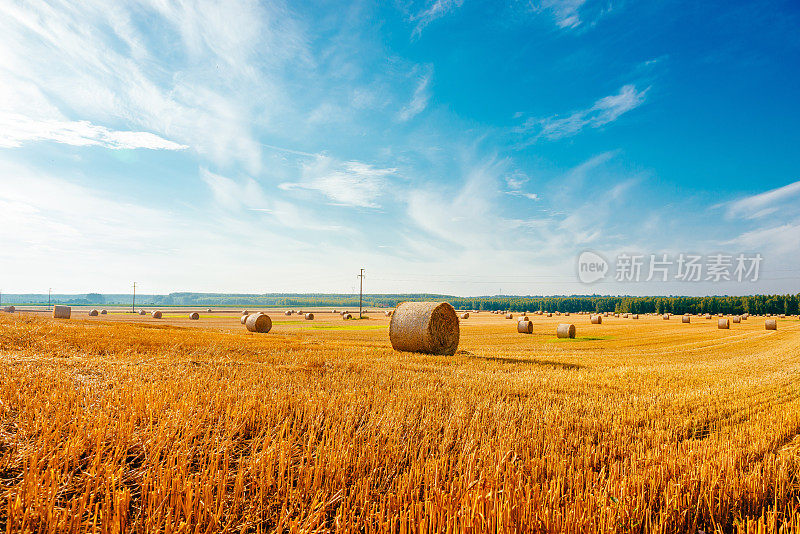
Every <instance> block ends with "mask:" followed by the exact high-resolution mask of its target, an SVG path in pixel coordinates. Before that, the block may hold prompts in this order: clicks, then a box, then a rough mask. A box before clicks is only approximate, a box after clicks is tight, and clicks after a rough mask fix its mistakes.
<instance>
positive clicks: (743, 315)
mask: <svg viewBox="0 0 800 534" xmlns="http://www.w3.org/2000/svg"><path fill="white" fill-rule="evenodd" d="M748 317H750V314H749V313H743V314H742V320H743V321H746V320H747V318H748Z"/></svg>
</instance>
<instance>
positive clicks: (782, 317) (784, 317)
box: [778, 313, 786, 319]
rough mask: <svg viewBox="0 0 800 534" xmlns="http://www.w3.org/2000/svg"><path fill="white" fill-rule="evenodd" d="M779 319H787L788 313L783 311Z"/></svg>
mask: <svg viewBox="0 0 800 534" xmlns="http://www.w3.org/2000/svg"><path fill="white" fill-rule="evenodd" d="M778 319H786V315H785V314H783V313H782V314H780V315H779V316H778Z"/></svg>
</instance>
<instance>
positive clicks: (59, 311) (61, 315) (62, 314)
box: [53, 306, 72, 319]
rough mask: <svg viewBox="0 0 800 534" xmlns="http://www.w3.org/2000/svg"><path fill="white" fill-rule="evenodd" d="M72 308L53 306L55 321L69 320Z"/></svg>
mask: <svg viewBox="0 0 800 534" xmlns="http://www.w3.org/2000/svg"><path fill="white" fill-rule="evenodd" d="M71 315H72V308H71V307H69V306H53V319H69V318H70V316H71Z"/></svg>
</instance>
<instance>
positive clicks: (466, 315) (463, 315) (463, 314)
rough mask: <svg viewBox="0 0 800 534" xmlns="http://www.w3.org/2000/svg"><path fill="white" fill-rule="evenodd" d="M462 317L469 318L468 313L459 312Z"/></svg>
mask: <svg viewBox="0 0 800 534" xmlns="http://www.w3.org/2000/svg"><path fill="white" fill-rule="evenodd" d="M461 318H462V319H469V313H467V312H465V313H462V314H461Z"/></svg>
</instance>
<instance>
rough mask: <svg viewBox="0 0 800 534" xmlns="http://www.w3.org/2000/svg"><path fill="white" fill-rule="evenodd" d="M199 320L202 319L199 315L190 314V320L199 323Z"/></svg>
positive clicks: (195, 313)
mask: <svg viewBox="0 0 800 534" xmlns="http://www.w3.org/2000/svg"><path fill="white" fill-rule="evenodd" d="M198 319H200V314H199V313H197V312H192V313H190V314H189V320H190V321H197V320H198Z"/></svg>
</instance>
